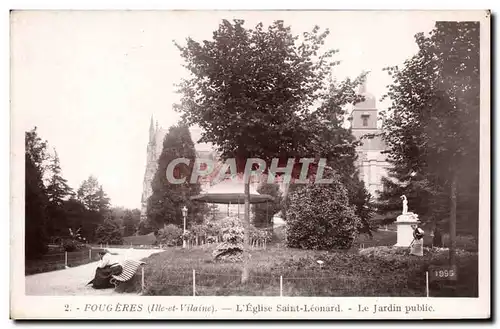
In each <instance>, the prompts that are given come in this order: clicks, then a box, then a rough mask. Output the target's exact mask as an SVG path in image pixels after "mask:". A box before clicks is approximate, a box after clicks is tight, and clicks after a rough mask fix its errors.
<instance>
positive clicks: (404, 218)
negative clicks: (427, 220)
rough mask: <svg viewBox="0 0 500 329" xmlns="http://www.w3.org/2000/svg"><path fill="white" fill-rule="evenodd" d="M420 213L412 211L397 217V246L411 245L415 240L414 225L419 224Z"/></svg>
mask: <svg viewBox="0 0 500 329" xmlns="http://www.w3.org/2000/svg"><path fill="white" fill-rule="evenodd" d="M419 223H420V221H419V220H418V215H417V214H414V213H412V212H409V213H406V214H403V215H399V216H398V218H397V219H396V225H397V234H398V241H397V243H396V244H395V245H394V246H395V247H409V246H410V244H411V242H412V241H413V228H412V225H418V224H419Z"/></svg>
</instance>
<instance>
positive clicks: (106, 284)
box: [87, 250, 123, 289]
mask: <svg viewBox="0 0 500 329" xmlns="http://www.w3.org/2000/svg"><path fill="white" fill-rule="evenodd" d="M114 255H116V254H112V253H110V252H109V251H107V250H104V251H100V252H99V257H100V258H101V260H100V261H99V263H98V264H97V269H96V271H95V276H94V278H93V279H92V280H91V281H90V282H89V283H87V284H91V283H92V287H93V288H95V289H104V288H113V287H114V285H113V284H112V283H111V278H112V275H120V274H121V273H122V271H123V267H122V264H121V261H120V259H118V258H117V257H114Z"/></svg>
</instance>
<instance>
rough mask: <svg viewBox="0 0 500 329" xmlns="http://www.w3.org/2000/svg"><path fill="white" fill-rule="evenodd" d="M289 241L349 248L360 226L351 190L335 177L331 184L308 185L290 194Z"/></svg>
mask: <svg viewBox="0 0 500 329" xmlns="http://www.w3.org/2000/svg"><path fill="white" fill-rule="evenodd" d="M290 201H291V204H290V206H289V208H288V210H287V221H286V227H287V244H288V246H289V247H293V248H303V249H333V248H340V249H348V248H350V247H351V245H352V243H353V241H354V239H355V237H356V234H357V228H358V226H359V221H360V220H359V218H358V217H357V216H356V215H355V213H354V210H353V209H352V207H351V206H350V205H349V202H348V197H347V191H346V189H345V187H343V186H342V184H341V183H340V181H339V178H338V177H336V178H335V183H333V184H329V185H328V186H324V185H319V184H308V185H307V186H305V187H304V188H301V189H298V190H296V191H295V192H294V193H293V194H291V195H290Z"/></svg>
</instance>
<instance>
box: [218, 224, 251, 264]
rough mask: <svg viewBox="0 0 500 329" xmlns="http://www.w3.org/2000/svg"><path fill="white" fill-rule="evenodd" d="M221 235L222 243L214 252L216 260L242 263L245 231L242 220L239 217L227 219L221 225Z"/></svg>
mask: <svg viewBox="0 0 500 329" xmlns="http://www.w3.org/2000/svg"><path fill="white" fill-rule="evenodd" d="M219 229H220V232H219V235H221V236H222V241H223V242H222V243H220V244H219V245H218V246H217V248H216V249H215V250H214V251H213V256H214V258H215V259H216V260H224V261H241V260H242V253H243V251H244V247H243V240H244V231H243V225H242V222H241V220H240V219H239V218H238V217H231V216H228V217H225V218H224V219H222V220H221V221H220V223H219Z"/></svg>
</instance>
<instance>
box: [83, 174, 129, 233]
mask: <svg viewBox="0 0 500 329" xmlns="http://www.w3.org/2000/svg"><path fill="white" fill-rule="evenodd" d="M77 200H78V201H79V202H80V203H81V204H83V206H84V209H85V210H84V214H83V218H81V219H80V223H79V226H80V227H81V228H82V234H83V235H84V236H85V237H87V239H88V240H89V241H94V240H95V239H96V238H97V229H98V227H100V226H101V225H102V224H104V221H105V219H106V218H107V217H112V214H111V212H110V211H111V209H110V199H109V198H108V197H107V195H106V193H105V192H104V189H103V187H102V185H101V184H99V181H98V180H97V178H96V177H95V176H93V175H91V176H89V178H87V179H86V180H84V181H83V182H82V183H81V185H80V187H79V188H78V190H77ZM115 224H116V225H118V227H119V224H118V223H116V222H113V226H114V225H115ZM109 225H111V224H110V223H107V224H105V226H104V227H106V229H108V228H111V226H109ZM106 229H105V230H106ZM120 236H121V233H120ZM98 239H99V240H101V239H105V238H104V237H103V236H101V237H100V238H98ZM111 239H113V240H115V239H118V237H117V236H116V237H113V238H111ZM116 241H118V240H116Z"/></svg>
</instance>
